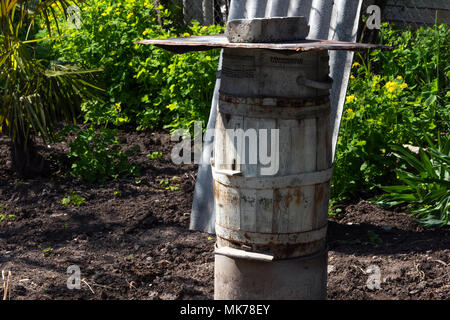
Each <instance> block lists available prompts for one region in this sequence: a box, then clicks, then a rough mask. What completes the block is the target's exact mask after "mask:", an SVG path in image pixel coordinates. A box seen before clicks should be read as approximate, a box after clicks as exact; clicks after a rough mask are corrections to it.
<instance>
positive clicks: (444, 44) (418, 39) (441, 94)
mask: <svg viewBox="0 0 450 320" xmlns="http://www.w3.org/2000/svg"><path fill="white" fill-rule="evenodd" d="M381 37H382V41H383V44H387V45H393V46H394V47H395V49H394V50H393V51H392V52H380V51H373V52H370V53H368V54H367V55H365V56H364V55H361V54H360V55H357V58H356V61H355V63H354V64H353V68H352V74H351V78H350V82H349V90H348V96H347V99H346V104H345V109H344V115H343V120H342V125H341V131H340V136H339V139H338V145H337V152H336V161H335V170H334V175H333V180H332V195H331V196H332V198H333V199H334V200H335V201H336V202H341V201H344V200H347V199H349V198H351V197H354V196H357V195H358V193H359V194H361V193H362V192H365V193H367V192H370V194H371V195H373V194H375V193H378V192H380V191H381V190H380V189H379V188H378V186H379V185H381V184H394V183H395V181H396V174H395V168H396V163H397V159H396V157H395V156H394V155H393V153H392V150H391V145H403V144H409V145H415V146H419V147H420V146H425V145H427V142H426V140H425V137H424V136H425V135H424V134H423V133H424V132H426V133H428V134H430V135H432V136H437V134H438V132H449V131H450V104H449V102H448V98H449V94H448V93H447V89H446V88H448V85H449V82H448V78H449V75H450V74H449V70H450V66H449V64H448V63H445V61H449V59H450V47H449V41H448V39H449V37H450V31H449V29H448V27H447V26H446V25H441V26H435V27H433V28H421V29H419V30H416V31H411V30H407V31H399V30H394V29H392V28H391V27H390V26H389V25H387V24H385V25H383V28H382V30H381Z"/></svg>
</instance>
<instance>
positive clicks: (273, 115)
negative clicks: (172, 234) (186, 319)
mask: <svg viewBox="0 0 450 320" xmlns="http://www.w3.org/2000/svg"><path fill="white" fill-rule="evenodd" d="M328 73H329V67H328V53H327V52H326V51H320V52H311V53H304V54H300V55H295V56H286V55H283V54H276V53H273V52H264V51H260V50H252V51H249V50H241V51H239V50H233V51H232V52H227V51H225V53H224V61H223V70H222V75H221V77H222V85H221V90H220V101H219V109H218V118H217V122H216V134H215V139H216V140H215V149H214V169H213V177H214V192H215V210H216V233H217V236H218V244H219V247H222V246H230V247H235V248H240V249H242V248H246V250H250V251H256V252H270V253H272V254H273V255H274V256H275V258H277V259H286V258H296V257H300V256H305V255H309V254H312V253H316V252H318V251H320V250H323V249H324V247H325V236H326V229H327V215H328V201H329V187H330V179H331V174H332V169H331V167H332V160H331V159H332V156H331V135H330V100H329V91H328V90H327V89H328V88H329V85H330V82H329V80H328ZM236 129H242V131H241V133H240V134H241V135H244V137H241V138H240V139H238V138H237V137H236V136H235V135H230V134H229V133H228V132H232V131H229V130H236ZM261 129H266V130H268V131H267V132H270V130H273V129H278V130H279V131H278V139H275V140H274V141H275V142H276V144H277V145H275V146H274V145H271V141H272V140H271V139H270V138H271V137H268V142H267V144H268V145H271V149H272V150H271V152H276V150H278V151H279V155H278V156H277V157H275V159H276V161H278V168H279V169H278V171H277V172H276V173H275V174H274V175H266V174H264V168H267V167H268V165H265V166H264V165H263V164H261V161H260V160H261V159H257V160H258V161H256V164H255V163H249V159H250V158H251V157H252V156H253V157H254V156H255V155H250V154H249V153H250V152H249V150H250V149H251V145H250V143H254V142H255V141H253V142H252V141H249V140H250V137H251V136H252V135H251V130H253V131H254V132H260V131H261ZM227 130H228V132H227ZM268 135H269V134H268ZM254 136H255V135H253V138H254ZM256 137H257V139H258V141H257V144H258V145H260V143H261V141H259V140H260V139H261V137H260V136H259V135H256ZM264 138H265V136H263V137H262V139H264ZM239 144H242V145H239ZM239 150H243V151H244V152H243V153H240V152H239ZM253 150H256V149H255V148H253ZM257 154H258V153H257ZM244 157H245V158H244ZM258 157H259V155H258Z"/></svg>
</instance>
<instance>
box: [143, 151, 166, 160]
mask: <svg viewBox="0 0 450 320" xmlns="http://www.w3.org/2000/svg"><path fill="white" fill-rule="evenodd" d="M163 157H164V155H163V154H162V153H161V152H152V153H151V154H148V155H147V158H150V159H152V160H155V159H162V158H163Z"/></svg>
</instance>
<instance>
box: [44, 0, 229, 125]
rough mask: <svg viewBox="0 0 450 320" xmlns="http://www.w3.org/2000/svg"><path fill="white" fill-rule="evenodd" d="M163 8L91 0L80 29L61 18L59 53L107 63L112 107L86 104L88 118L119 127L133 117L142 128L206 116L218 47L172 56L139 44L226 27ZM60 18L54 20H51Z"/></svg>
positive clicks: (140, 0)
mask: <svg viewBox="0 0 450 320" xmlns="http://www.w3.org/2000/svg"><path fill="white" fill-rule="evenodd" d="M158 9H159V10H158V11H159V12H160V17H161V21H162V25H160V24H159V22H158V20H159V19H158V15H157V10H155V8H154V6H153V2H152V1H148V0H125V1H116V0H102V1H97V0H95V1H94V0H86V1H84V3H83V4H82V5H81V10H82V13H81V21H82V26H81V28H80V29H70V28H69V27H68V26H66V24H64V23H62V24H60V25H62V37H61V38H60V39H58V40H57V41H55V42H53V43H52V45H51V49H52V50H53V52H54V54H53V58H54V59H56V60H62V61H70V62H77V63H79V64H81V65H84V66H86V67H88V68H99V67H102V68H104V73H103V82H104V86H105V87H106V88H107V104H102V103H99V102H89V103H87V104H85V105H84V106H83V110H84V111H85V120H87V121H89V122H92V123H96V124H106V123H111V124H115V125H121V124H123V123H127V122H130V121H132V122H135V123H136V124H137V126H138V128H139V129H154V128H162V127H163V126H167V127H168V128H178V127H188V126H189V124H190V123H191V121H193V120H199V119H204V120H206V119H207V117H208V110H209V106H210V103H211V98H212V93H213V88H214V84H215V73H216V70H217V64H218V57H219V51H217V50H216V51H212V52H201V53H188V54H185V55H173V54H171V53H169V52H167V51H164V50H162V49H159V48H157V47H154V46H148V45H137V44H134V42H136V41H138V40H142V39H150V38H161V37H162V38H170V37H176V36H179V35H186V36H187V35H206V34H216V33H220V32H222V31H223V28H222V27H219V26H210V27H201V26H199V25H198V23H194V24H193V25H192V26H190V27H188V28H186V27H180V26H179V25H178V24H177V23H176V22H175V21H176V17H177V16H178V15H179V11H180V10H181V8H179V7H177V6H173V5H172V6H170V7H169V8H163V7H159V8H158ZM53 23H54V22H53Z"/></svg>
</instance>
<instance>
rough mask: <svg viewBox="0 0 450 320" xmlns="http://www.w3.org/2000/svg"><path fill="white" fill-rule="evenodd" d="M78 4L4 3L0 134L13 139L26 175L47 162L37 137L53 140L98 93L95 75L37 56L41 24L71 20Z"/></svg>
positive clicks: (15, 158)
mask: <svg viewBox="0 0 450 320" xmlns="http://www.w3.org/2000/svg"><path fill="white" fill-rule="evenodd" d="M76 2H77V1H68V0H46V1H45V0H0V132H4V133H6V134H7V135H8V136H9V137H10V138H11V141H12V143H11V147H12V148H11V150H12V163H13V165H14V168H15V170H16V171H17V172H18V173H19V174H20V175H22V176H27V175H32V174H36V173H40V172H42V170H43V167H44V160H43V159H42V157H41V156H39V155H38V154H37V152H36V150H35V148H34V138H35V137H36V136H40V137H42V139H44V141H46V142H47V141H51V140H52V139H53V131H54V125H55V123H57V122H59V121H61V120H69V121H75V119H76V116H77V113H78V109H79V106H80V103H81V101H82V99H83V98H85V97H95V96H96V93H98V92H96V90H98V88H96V87H95V86H93V85H91V84H90V83H89V82H90V81H86V80H87V79H86V77H87V76H92V75H90V73H91V72H92V71H85V72H82V71H80V70H75V69H74V68H73V67H67V66H60V65H57V64H51V63H49V61H45V60H41V59H39V58H38V57H37V56H36V43H37V42H38V41H41V40H30V39H29V37H30V30H32V28H33V26H34V24H35V22H36V21H37V19H42V20H41V21H44V22H45V24H46V25H47V31H48V33H49V37H51V27H50V20H51V19H54V20H55V21H56V20H57V18H58V15H61V14H62V15H64V17H65V18H66V19H67V13H68V8H69V7H70V6H71V5H75V4H76Z"/></svg>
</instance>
